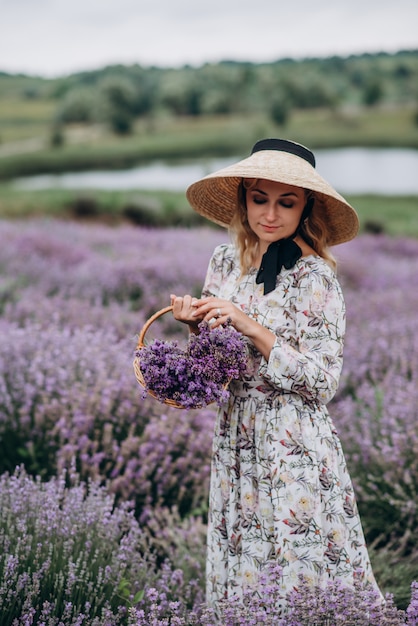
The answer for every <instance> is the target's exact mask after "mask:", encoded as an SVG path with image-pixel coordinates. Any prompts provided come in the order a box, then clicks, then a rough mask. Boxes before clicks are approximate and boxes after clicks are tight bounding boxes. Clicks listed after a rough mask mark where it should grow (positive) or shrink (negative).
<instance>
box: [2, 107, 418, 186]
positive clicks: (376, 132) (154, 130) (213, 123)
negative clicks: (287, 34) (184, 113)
mask: <svg viewBox="0 0 418 626" xmlns="http://www.w3.org/2000/svg"><path fill="white" fill-rule="evenodd" d="M2 107H3V108H2ZM32 107H33V108H32ZM48 107H52V104H51V102H48V103H45V102H42V101H36V102H34V103H32V104H31V103H20V104H19V106H17V108H16V111H15V113H13V106H12V105H11V103H10V102H8V103H7V102H6V103H5V102H0V138H3V142H2V143H1V144H0V179H3V180H7V179H10V178H13V177H16V176H24V175H31V174H37V173H46V172H63V171H80V170H86V169H92V168H99V167H100V168H123V167H128V166H130V165H134V164H137V163H140V162H145V161H149V160H150V159H158V158H165V159H181V158H192V157H194V156H210V155H216V156H224V155H238V156H239V155H244V154H247V152H248V149H249V146H251V145H252V144H253V143H254V141H255V140H256V139H259V138H260V137H263V136H282V137H285V138H289V139H294V140H296V141H300V142H301V143H303V144H306V145H308V146H309V147H311V148H319V147H320V148H325V147H330V148H331V147H337V146H381V147H383V146H387V147H395V146H396V147H399V146H405V147H414V148H418V125H416V124H415V123H414V111H413V110H412V109H411V108H410V107H409V108H408V107H406V106H405V107H402V108H400V107H398V108H376V109H374V110H370V109H358V108H357V109H356V108H353V109H350V110H349V111H348V110H346V111H336V112H333V111H330V110H310V111H295V112H294V113H293V114H292V115H291V117H290V120H289V122H288V124H287V125H286V126H285V127H278V126H276V125H274V124H273V122H272V121H271V120H269V119H268V118H267V117H265V116H262V115H255V114H254V115H247V116H238V115H235V116H230V117H228V116H216V117H192V118H167V117H162V118H161V117H158V118H153V119H147V120H138V122H137V124H136V127H135V132H134V133H133V134H132V135H129V136H126V137H120V136H116V135H113V134H111V133H110V132H109V131H108V130H107V129H106V128H104V127H101V126H99V125H96V126H86V127H81V126H78V127H75V128H74V127H73V128H66V129H64V143H63V145H62V146H61V147H59V148H53V147H51V145H50V136H51V129H52V119H53V110H52V109H51V108H48ZM31 111H33V115H32V117H31V116H30V112H31ZM48 115H49V116H50V119H47V118H48ZM31 133H32V134H33V135H31ZM31 136H32V138H35V139H37V140H38V142H39V149H37V150H34V149H33V147H32V149H31V151H28V150H27V151H25V149H24V146H22V150H21V151H20V152H18V153H13V154H8V153H7V147H8V143H9V142H12V139H14V141H17V140H22V139H29V138H31ZM5 138H6V139H7V141H5Z"/></svg>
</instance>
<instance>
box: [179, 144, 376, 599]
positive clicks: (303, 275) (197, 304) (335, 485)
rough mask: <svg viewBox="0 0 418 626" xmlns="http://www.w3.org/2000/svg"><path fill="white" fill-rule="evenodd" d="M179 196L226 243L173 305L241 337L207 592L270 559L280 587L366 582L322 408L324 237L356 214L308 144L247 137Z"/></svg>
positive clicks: (240, 585) (352, 227)
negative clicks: (197, 290)
mask: <svg viewBox="0 0 418 626" xmlns="http://www.w3.org/2000/svg"><path fill="white" fill-rule="evenodd" d="M187 196H188V199H189V202H190V203H191V206H192V207H193V208H194V209H195V210H196V211H197V212H199V213H200V214H202V215H204V216H206V217H207V218H208V219H210V220H212V221H214V222H216V223H218V224H221V225H223V226H225V227H227V228H229V229H230V231H231V234H232V243H226V244H223V245H221V246H219V247H218V248H217V249H216V250H215V251H214V254H213V256H212V259H211V261H210V264H209V269H208V272H207V276H206V281H205V285H204V289H203V293H202V297H201V299H199V300H195V299H192V298H191V296H189V295H186V296H183V297H178V296H174V295H173V296H172V304H173V314H174V316H175V318H176V319H178V320H181V321H183V322H185V323H187V324H189V326H190V328H191V330H192V331H193V332H198V323H199V322H200V321H201V320H203V319H205V320H207V321H210V322H211V323H212V324H213V327H216V326H218V325H220V324H225V323H226V322H228V323H231V324H232V325H233V326H234V327H235V328H236V330H237V331H239V332H241V333H242V334H243V335H245V337H246V338H247V340H248V365H247V370H246V373H245V375H244V376H243V377H242V379H241V380H238V381H234V382H233V383H232V384H231V386H230V391H231V397H230V400H229V402H228V404H226V405H225V406H222V407H220V409H219V410H218V414H217V420H216V426H215V433H214V438H213V457H212V473H211V486H210V502H209V525H208V558H207V599H208V601H209V602H210V603H211V604H213V605H216V604H217V602H218V601H219V600H221V599H222V598H226V597H229V596H231V595H235V594H238V595H239V594H241V593H242V591H243V589H244V588H245V586H246V585H254V584H255V585H256V583H257V579H258V577H259V575H260V572H262V571H263V570H265V569H266V568H268V567H269V566H270V565H271V564H276V565H279V566H280V568H279V569H280V571H281V573H280V584H281V586H282V589H283V598H285V596H286V593H287V592H288V591H290V590H291V589H293V588H295V587H297V586H298V583H299V577H300V575H302V576H304V577H305V578H306V579H307V580H311V581H312V582H314V583H319V584H323V583H325V582H326V581H327V580H336V579H339V580H341V581H342V582H345V583H347V584H349V585H351V584H352V583H353V580H354V578H355V577H356V576H357V577H361V579H362V580H363V581H364V583H365V584H370V585H373V586H375V587H376V588H377V586H376V582H375V580H374V577H373V573H372V570H371V566H370V560H369V556H368V552H367V548H366V545H365V541H364V536H363V531H362V527H361V522H360V519H359V515H358V511H357V507H356V502H355V497H354V493H353V488H352V483H351V480H350V476H349V474H348V472H347V467H346V463H345V460H344V455H343V452H342V449H341V444H340V440H339V438H338V435H337V432H336V430H335V427H334V425H333V422H332V420H331V417H330V415H329V413H328V410H327V404H328V402H329V401H330V400H331V398H332V397H333V396H334V394H335V392H336V390H337V387H338V382H339V377H340V372H341V367H342V354H343V342H344V334H345V307H344V300H343V295H342V292H341V288H340V285H339V283H338V280H337V278H336V274H335V261H334V258H333V256H332V254H331V251H330V246H332V245H335V244H339V243H342V242H345V241H348V240H350V239H352V238H353V237H355V236H356V234H357V231H358V217H357V214H356V212H355V211H354V209H353V208H352V207H351V206H350V205H349V204H348V202H346V200H345V199H344V198H343V197H342V196H340V195H339V194H338V193H337V192H336V191H335V190H334V189H333V188H332V187H331V186H330V185H329V184H328V183H327V182H326V181H325V180H324V179H323V178H322V177H321V176H320V175H319V174H318V173H317V171H316V170H315V158H314V155H313V154H312V152H311V151H310V150H308V149H307V148H305V147H304V146H301V145H299V144H297V143H294V142H291V141H287V140H282V139H263V140H261V141H259V142H257V143H256V145H255V146H254V148H253V150H252V153H251V155H250V156H249V157H248V158H246V159H244V160H242V161H240V162H238V163H235V164H233V165H231V166H229V167H227V168H224V169H222V170H220V171H218V172H215V173H214V174H210V175H209V176H206V177H205V178H203V179H202V180H200V181H198V182H196V183H194V184H192V185H191V186H190V187H189V189H188V190H187Z"/></svg>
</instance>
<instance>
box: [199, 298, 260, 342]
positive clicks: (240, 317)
mask: <svg viewBox="0 0 418 626" xmlns="http://www.w3.org/2000/svg"><path fill="white" fill-rule="evenodd" d="M192 317H194V318H195V319H199V321H200V320H205V321H206V322H208V323H209V324H210V325H211V326H212V327H213V328H216V327H217V326H221V325H222V324H223V325H225V324H231V325H232V326H234V328H235V329H236V330H238V331H239V332H241V333H242V334H243V335H245V334H247V333H246V331H247V330H248V325H249V323H251V322H252V321H254V320H251V319H250V318H249V317H248V315H246V314H245V313H244V312H243V311H241V309H238V307H236V306H235V305H234V304H232V302H230V301H229V300H222V299H220V298H214V297H212V296H211V297H209V298H202V299H201V300H197V299H195V300H194V301H193V312H192Z"/></svg>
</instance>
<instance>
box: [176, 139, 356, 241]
mask: <svg viewBox="0 0 418 626" xmlns="http://www.w3.org/2000/svg"><path fill="white" fill-rule="evenodd" d="M243 178H260V179H265V180H271V181H274V182H278V183H284V184H286V185H295V186H297V187H303V188H304V189H308V190H311V191H313V192H314V196H315V202H314V206H313V212H315V211H319V210H320V211H323V212H324V213H325V218H326V223H327V226H328V237H327V243H328V245H336V244H339V243H343V242H345V241H349V240H350V239H353V238H354V237H355V236H356V235H357V232H358V229H359V220H358V216H357V213H356V212H355V210H354V209H353V207H352V206H350V205H349V204H348V202H347V201H346V200H345V199H344V198H343V197H342V196H340V194H339V193H337V192H336V191H335V189H333V188H332V187H331V185H330V184H329V183H327V182H326V180H324V179H323V178H322V176H320V175H319V174H318V172H317V171H316V170H315V157H314V155H313V153H312V152H311V151H310V150H308V148H305V147H304V146H302V145H300V144H298V143H295V142H293V141H287V140H285V139H261V140H260V141H258V142H257V143H256V144H255V146H254V147H253V149H252V151H251V155H250V156H249V157H247V158H246V159H243V160H242V161H239V162H238V163H234V164H233V165H230V166H228V167H225V168H223V169H221V170H219V171H217V172H214V173H213V174H209V175H208V176H205V177H204V178H202V179H201V180H199V181H197V182H195V183H193V184H192V185H190V187H189V188H188V189H187V192H186V195H187V199H188V201H189V202H190V205H191V206H192V207H193V209H194V210H195V211H197V213H200V215H203V216H204V217H207V218H208V219H210V220H211V221H212V222H215V223H216V224H219V225H221V226H225V227H228V226H229V224H230V222H231V218H232V215H233V214H234V213H235V211H236V210H237V203H238V187H239V184H240V182H241V180H242V179H243Z"/></svg>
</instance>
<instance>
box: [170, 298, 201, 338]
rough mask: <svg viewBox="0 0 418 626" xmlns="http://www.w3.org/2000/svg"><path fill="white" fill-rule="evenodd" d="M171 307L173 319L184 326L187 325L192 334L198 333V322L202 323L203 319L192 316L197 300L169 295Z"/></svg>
mask: <svg viewBox="0 0 418 626" xmlns="http://www.w3.org/2000/svg"><path fill="white" fill-rule="evenodd" d="M170 301H171V306H172V307H173V317H174V319H176V320H178V321H179V322H183V323H184V324H188V326H189V327H190V330H191V331H193V332H197V331H198V326H199V322H201V321H202V319H203V317H199V316H196V315H194V312H195V311H196V304H195V303H196V302H198V300H197V298H193V297H192V296H189V295H185V296H182V297H180V296H176V295H174V294H171V296H170Z"/></svg>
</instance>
